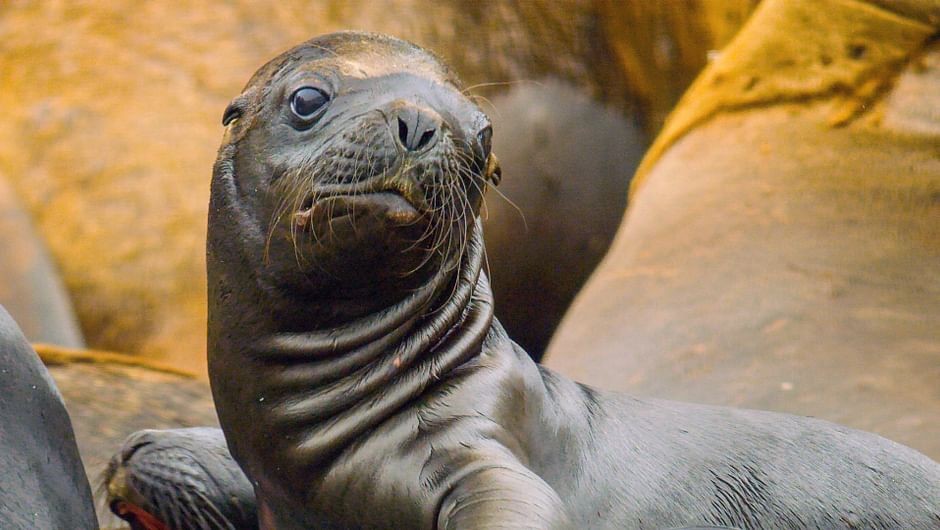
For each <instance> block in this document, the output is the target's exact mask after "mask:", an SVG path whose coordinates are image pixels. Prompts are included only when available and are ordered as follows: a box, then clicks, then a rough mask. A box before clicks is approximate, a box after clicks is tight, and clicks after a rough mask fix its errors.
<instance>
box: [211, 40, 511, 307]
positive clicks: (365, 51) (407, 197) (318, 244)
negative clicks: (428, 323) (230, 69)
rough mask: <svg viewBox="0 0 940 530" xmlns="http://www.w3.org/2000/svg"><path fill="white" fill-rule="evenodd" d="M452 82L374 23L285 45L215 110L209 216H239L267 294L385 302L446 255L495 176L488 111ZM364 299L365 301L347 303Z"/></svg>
mask: <svg viewBox="0 0 940 530" xmlns="http://www.w3.org/2000/svg"><path fill="white" fill-rule="evenodd" d="M458 83H459V82H458V81H457V79H456V77H455V76H454V75H453V74H452V73H451V72H450V71H449V70H448V69H447V67H446V66H444V65H443V64H442V63H440V61H439V60H438V59H437V58H435V57H434V56H433V55H431V54H430V53H428V52H426V51H424V50H422V49H421V48H418V47H416V46H414V45H412V44H410V43H407V42H405V41H401V40H398V39H394V38H391V37H387V36H382V35H375V34H364V33H353V32H343V33H336V34H330V35H326V36H322V37H318V38H315V39H313V40H310V41H308V42H306V43H304V44H302V45H299V46H297V47H295V48H293V49H291V50H289V51H288V52H286V53H284V54H282V55H281V56H279V57H277V58H275V59H274V60H272V61H270V62H269V63H268V64H266V65H265V66H263V67H262V68H261V69H260V70H259V71H258V72H257V73H256V74H255V75H254V76H253V77H252V79H251V80H250V81H249V83H248V85H247V86H246V87H245V89H244V91H243V93H242V94H241V95H240V96H238V97H237V98H235V99H234V101H233V102H232V103H231V104H230V105H229V107H228V108H227V109H226V111H225V114H224V118H223V123H224V124H226V126H227V132H226V138H225V141H224V143H223V146H222V148H221V150H220V156H219V160H218V163H217V166H216V176H215V181H216V184H217V185H218V184H221V186H216V188H222V187H223V186H224V187H225V188H226V189H224V190H223V189H214V191H213V205H214V207H215V208H216V209H215V211H214V212H213V213H212V214H210V215H216V214H221V216H225V217H226V219H227V221H228V222H232V223H238V224H239V231H240V232H241V234H242V235H243V237H245V238H246V239H245V240H244V241H243V244H242V245H241V247H242V248H241V249H239V250H240V252H241V254H242V255H243V256H244V257H246V258H247V259H249V260H251V261H252V262H253V263H255V264H256V267H254V270H256V271H259V272H260V273H261V274H262V275H263V276H264V278H263V281H265V282H267V283H268V286H269V287H270V288H272V289H276V290H279V291H281V293H280V294H282V295H284V296H288V297H310V296H316V297H318V299H320V300H323V299H325V298H333V299H334V302H335V303H333V304H331V307H332V308H333V310H334V311H337V312H339V313H344V312H345V311H348V312H349V314H348V315H345V314H342V315H340V317H339V318H340V319H342V318H345V317H348V316H354V315H355V314H357V313H363V312H368V311H369V310H372V309H375V308H376V307H382V306H384V305H387V304H388V303H389V302H390V301H391V300H393V299H395V298H396V297H400V296H401V294H402V293H404V292H408V291H409V290H411V289H413V288H414V286H415V285H417V284H420V283H422V282H424V281H426V280H427V277H428V275H430V274H432V273H434V272H436V271H439V270H440V269H441V268H442V267H443V268H445V269H447V268H448V267H451V268H452V267H453V265H448V263H449V262H452V263H456V262H457V260H454V259H453V258H455V257H456V256H458V255H459V254H460V253H461V252H462V251H463V249H464V245H465V244H466V241H467V237H468V233H469V231H470V230H471V229H472V226H473V220H474V218H475V216H476V215H477V213H478V208H479V205H480V202H481V196H482V193H483V190H484V188H485V185H486V181H487V180H493V178H494V177H496V176H498V166H497V165H496V164H495V158H494V157H492V155H491V153H490V136H491V128H490V125H489V120H488V118H487V117H486V115H485V114H484V113H483V112H482V111H481V110H480V109H479V108H478V107H477V106H476V105H475V104H474V103H473V102H472V101H471V100H470V99H468V98H467V97H465V96H464V95H463V93H462V92H461V90H460V88H459V84H458ZM219 193H225V194H227V195H228V196H227V197H225V198H224V201H223V200H218V199H221V198H220V197H217V195H219ZM218 208H224V209H231V210H235V211H237V214H233V213H232V212H231V211H223V212H219V211H218ZM216 217H217V218H218V217H219V215H216ZM211 237H212V234H210V238H211ZM231 243H232V242H226V243H225V246H227V247H229V248H232V247H233V245H232V244H231ZM210 245H211V243H210ZM365 299H368V300H369V301H370V302H374V304H370V305H374V307H370V308H362V307H357V306H358V304H360V303H361V301H362V300H365ZM352 300H357V302H356V303H353V302H351V301H352ZM343 305H346V306H348V307H342V306H343Z"/></svg>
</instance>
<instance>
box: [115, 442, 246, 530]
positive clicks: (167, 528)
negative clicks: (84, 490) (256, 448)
mask: <svg viewBox="0 0 940 530" xmlns="http://www.w3.org/2000/svg"><path fill="white" fill-rule="evenodd" d="M102 478H103V486H104V488H103V489H104V491H103V493H104V494H105V495H106V499H105V502H106V503H107V506H108V508H110V510H111V512H112V513H114V514H115V515H116V516H118V517H120V518H121V519H123V520H124V521H126V522H127V523H128V524H129V525H130V526H131V528H132V529H133V530H183V529H184V528H185V529H200V530H201V529H204V528H206V529H208V528H245V529H252V528H257V522H256V514H255V508H254V505H255V504H254V492H253V489H252V487H251V484H250V483H249V482H248V480H247V478H245V476H244V474H243V473H242V471H241V469H240V468H239V467H238V465H237V464H236V463H235V461H234V460H233V459H232V457H231V455H230V454H229V453H228V450H227V448H226V445H225V439H224V438H223V436H222V434H221V432H220V431H219V430H218V429H211V428H205V427H199V428H192V429H174V430H143V431H138V432H136V433H134V434H131V435H130V436H129V437H128V438H127V439H126V440H125V441H124V443H123V445H122V446H121V449H120V450H119V451H118V452H117V453H115V454H114V456H113V457H112V458H111V461H110V462H109V464H108V468H107V469H106V470H105V473H104V476H103V477H102Z"/></svg>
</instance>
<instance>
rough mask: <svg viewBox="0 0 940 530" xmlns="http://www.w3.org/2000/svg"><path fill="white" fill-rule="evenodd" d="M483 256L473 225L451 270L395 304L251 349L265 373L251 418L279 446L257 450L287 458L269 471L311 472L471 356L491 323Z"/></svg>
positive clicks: (280, 336)
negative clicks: (256, 416) (257, 415)
mask: <svg viewBox="0 0 940 530" xmlns="http://www.w3.org/2000/svg"><path fill="white" fill-rule="evenodd" d="M483 252H484V250H483V239H482V229H481V226H480V222H479V220H476V222H475V224H474V226H473V228H472V229H471V231H470V236H469V241H468V243H467V245H466V248H465V251H464V252H463V253H462V255H460V256H455V257H454V258H453V259H454V260H455V263H454V264H453V266H444V267H441V268H440V272H439V273H438V274H436V275H435V276H433V277H432V278H431V279H430V280H429V281H428V282H427V283H426V284H424V285H423V286H421V287H420V288H418V289H417V290H415V291H413V292H412V293H410V294H409V295H408V296H406V297H405V298H404V299H403V300H401V301H400V302H399V303H397V304H395V305H393V306H391V307H388V308H386V309H384V310H382V311H380V312H377V313H374V314H371V315H368V316H366V317H363V318H360V319H357V320H355V321H352V322H349V323H347V324H345V325H342V326H340V327H336V328H334V329H326V330H316V331H309V332H301V333H280V334H275V335H273V336H269V337H267V338H265V339H264V340H262V341H261V342H260V343H258V344H257V345H256V347H255V348H254V351H255V355H256V357H257V361H258V362H260V363H261V364H263V365H265V366H266V368H267V369H266V370H265V372H266V374H269V375H266V376H265V378H264V380H263V384H262V385H261V386H260V387H259V395H258V396H257V398H256V399H257V401H258V404H259V406H260V407H262V408H263V409H264V410H263V413H262V414H261V421H263V422H264V423H266V425H265V426H264V427H265V431H266V432H272V433H276V434H277V436H276V440H275V442H274V443H275V444H280V446H279V447H278V448H277V450H275V451H273V452H272V451H266V452H268V453H275V454H276V455H278V456H275V458H279V460H280V458H286V459H287V462H284V461H279V462H271V463H272V464H274V465H275V467H276V468H279V469H280V468H290V472H291V473H305V472H307V471H309V470H311V469H314V468H318V467H320V466H321V465H322V464H323V463H324V462H326V461H328V460H329V459H331V458H334V457H335V456H337V455H338V454H339V453H340V452H342V450H343V449H344V448H345V447H347V446H348V445H349V444H350V443H351V442H353V441H354V440H356V439H357V438H358V437H360V436H362V435H363V434H365V433H367V432H368V431H370V430H371V429H373V428H375V427H376V426H377V425H379V424H380V423H381V422H383V421H384V420H386V419H388V418H389V417H391V416H393V415H394V414H395V413H396V412H398V411H399V410H401V409H402V407H404V406H406V405H407V404H408V403H409V402H411V401H412V400H414V399H416V398H418V397H420V396H421V395H422V394H423V393H424V392H425V391H427V390H428V388H429V387H431V386H432V385H434V384H435V383H436V382H438V381H439V380H440V379H442V378H446V374H447V373H448V372H450V371H451V370H453V369H454V368H456V367H457V366H459V365H461V364H463V363H464V362H466V361H467V360H469V359H470V358H472V357H474V356H475V355H477V354H478V353H479V352H480V348H481V345H482V343H483V340H484V339H485V337H486V335H487V332H488V331H489V329H490V324H491V322H492V318H493V308H492V300H491V295H490V289H489V285H488V283H487V280H486V276H485V275H484V274H481V268H482V261H483ZM448 271H450V272H448ZM455 271H456V272H455ZM285 463H286V464H289V465H284V464H285ZM311 466H313V467H311Z"/></svg>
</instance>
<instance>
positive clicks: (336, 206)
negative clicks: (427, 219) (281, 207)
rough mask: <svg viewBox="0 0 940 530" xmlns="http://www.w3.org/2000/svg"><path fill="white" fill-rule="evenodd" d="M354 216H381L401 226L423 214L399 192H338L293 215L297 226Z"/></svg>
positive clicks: (413, 221) (308, 225)
mask: <svg viewBox="0 0 940 530" xmlns="http://www.w3.org/2000/svg"><path fill="white" fill-rule="evenodd" d="M354 215H372V216H374V217H382V218H385V219H387V220H388V221H389V222H391V223H392V224H394V225H399V226H405V225H410V224H414V223H415V222H417V221H418V220H419V219H420V218H421V216H422V214H421V212H419V211H418V209H417V208H415V206H414V205H412V204H411V203H410V202H408V200H407V199H405V198H404V197H403V196H401V195H399V194H398V193H394V192H375V193H362V194H355V195H342V194H337V195H331V196H328V197H324V198H321V199H319V200H317V201H316V202H314V203H312V204H310V205H309V206H306V207H304V208H302V209H301V210H300V211H298V212H297V213H295V214H294V224H295V226H297V227H298V228H309V227H310V226H311V225H312V224H313V223H315V222H329V221H331V220H334V219H338V218H341V217H346V216H354Z"/></svg>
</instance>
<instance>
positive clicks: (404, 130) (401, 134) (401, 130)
mask: <svg viewBox="0 0 940 530" xmlns="http://www.w3.org/2000/svg"><path fill="white" fill-rule="evenodd" d="M398 139H399V140H401V145H404V146H407V145H408V125H407V124H406V123H405V120H403V119H401V117H399V118H398Z"/></svg>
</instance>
